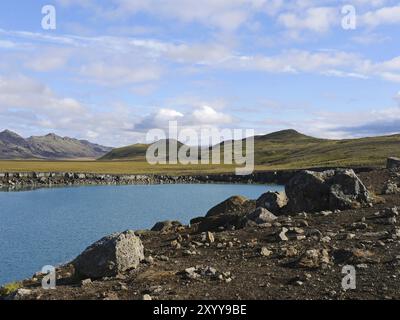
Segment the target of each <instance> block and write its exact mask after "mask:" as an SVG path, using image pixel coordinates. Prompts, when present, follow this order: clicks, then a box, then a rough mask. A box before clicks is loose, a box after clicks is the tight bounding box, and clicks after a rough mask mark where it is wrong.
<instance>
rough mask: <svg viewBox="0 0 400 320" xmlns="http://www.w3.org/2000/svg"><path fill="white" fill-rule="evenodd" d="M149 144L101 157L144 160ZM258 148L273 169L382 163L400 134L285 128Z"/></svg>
mask: <svg viewBox="0 0 400 320" xmlns="http://www.w3.org/2000/svg"><path fill="white" fill-rule="evenodd" d="M228 143H232V142H231V141H225V142H222V143H221V144H220V147H221V150H223V147H224V145H225V144H228ZM148 146H149V145H145V144H141V145H133V146H129V147H125V148H120V149H114V150H113V151H111V152H110V153H108V154H106V155H105V156H104V157H103V158H101V160H134V161H144V160H145V155H146V150H147V148H148ZM217 146H218V145H217ZM213 148H215V146H214V147H213ZM254 149H255V162H256V164H257V165H260V166H266V167H270V168H307V167H319V166H321V167H323V166H376V165H379V166H381V165H384V164H385V161H386V158H387V157H389V156H400V134H398V135H391V136H379V137H368V138H360V139H346V140H329V139H319V138H314V137H310V136H307V135H304V134H301V133H299V132H297V131H295V130H283V131H278V132H274V133H270V134H267V135H261V136H256V137H254ZM221 153H222V152H221Z"/></svg>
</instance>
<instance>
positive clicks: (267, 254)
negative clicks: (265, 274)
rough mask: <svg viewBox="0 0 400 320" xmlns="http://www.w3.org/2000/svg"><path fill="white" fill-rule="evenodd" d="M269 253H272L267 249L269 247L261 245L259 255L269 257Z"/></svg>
mask: <svg viewBox="0 0 400 320" xmlns="http://www.w3.org/2000/svg"><path fill="white" fill-rule="evenodd" d="M271 254H272V251H271V250H269V249H268V248H266V247H262V248H261V249H260V255H261V256H263V257H269V256H270V255H271Z"/></svg>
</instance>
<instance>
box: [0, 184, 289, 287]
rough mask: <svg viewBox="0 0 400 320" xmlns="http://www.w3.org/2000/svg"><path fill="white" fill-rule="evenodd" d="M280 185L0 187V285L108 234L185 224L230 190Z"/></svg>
mask: <svg viewBox="0 0 400 320" xmlns="http://www.w3.org/2000/svg"><path fill="white" fill-rule="evenodd" d="M282 188H283V187H281V186H276V185H270V186H265V185H264V186H263V185H227V184H207V185H152V186H91V187H86V186H85V187H71V188H53V189H38V190H34V191H21V192H0V284H4V283H7V282H11V281H15V280H20V279H24V278H27V277H30V276H32V274H34V273H35V272H37V271H39V270H41V268H42V267H43V266H45V265H58V264H60V263H65V262H68V261H70V260H72V259H73V258H74V257H75V256H77V255H78V254H79V253H80V252H81V251H82V250H84V249H85V248H86V247H87V246H88V245H90V244H91V243H93V242H94V241H96V240H98V239H100V238H102V237H103V236H105V235H107V234H110V233H113V232H117V231H124V230H127V229H133V230H139V229H148V228H151V227H152V226H153V225H154V224H155V222H157V221H162V220H179V221H181V222H183V223H188V222H189V221H190V219H192V218H194V217H197V216H203V215H205V214H206V213H207V211H208V210H209V209H210V208H211V207H213V206H214V205H216V204H218V203H219V202H221V201H223V200H225V199H226V198H228V197H230V196H232V195H236V194H240V195H244V196H247V197H249V198H252V199H255V198H258V197H259V196H260V195H261V194H262V193H264V192H266V191H268V190H273V191H276V190H281V189H282Z"/></svg>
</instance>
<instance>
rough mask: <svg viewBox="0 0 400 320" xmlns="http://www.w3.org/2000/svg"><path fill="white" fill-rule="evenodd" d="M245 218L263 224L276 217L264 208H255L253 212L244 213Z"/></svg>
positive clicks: (270, 221)
mask: <svg viewBox="0 0 400 320" xmlns="http://www.w3.org/2000/svg"><path fill="white" fill-rule="evenodd" d="M245 219H246V220H247V221H253V222H255V223H256V224H265V223H272V222H274V221H275V220H276V219H278V218H277V217H276V216H275V215H274V214H273V213H271V212H269V211H268V210H267V209H265V208H257V209H256V210H254V211H253V212H251V213H249V214H248V215H246V217H245Z"/></svg>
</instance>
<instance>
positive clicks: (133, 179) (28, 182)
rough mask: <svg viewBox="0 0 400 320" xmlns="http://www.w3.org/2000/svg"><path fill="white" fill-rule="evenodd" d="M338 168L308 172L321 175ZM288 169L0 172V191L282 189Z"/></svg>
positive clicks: (292, 172) (358, 170) (365, 169)
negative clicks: (98, 187) (185, 186)
mask: <svg viewBox="0 0 400 320" xmlns="http://www.w3.org/2000/svg"><path fill="white" fill-rule="evenodd" d="M331 169H338V167H321V168H309V170H312V171H317V172H318V171H325V170H331ZM352 169H353V170H354V171H355V173H356V174H358V173H363V172H370V171H373V170H376V169H377V168H374V167H358V168H352ZM304 170H307V169H290V170H274V171H272V170H271V171H256V172H254V173H253V174H251V175H248V176H237V175H235V174H233V173H232V174H224V173H223V174H198V175H179V176H176V175H159V174H137V175H135V174H95V173H78V172H0V189H7V190H8V191H12V190H20V189H38V188H51V187H68V186H92V185H156V184H196V183H202V184H208V183H231V184H279V185H285V184H286V183H288V181H289V180H290V179H291V178H292V177H293V176H294V175H296V174H297V173H298V172H300V171H304Z"/></svg>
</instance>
